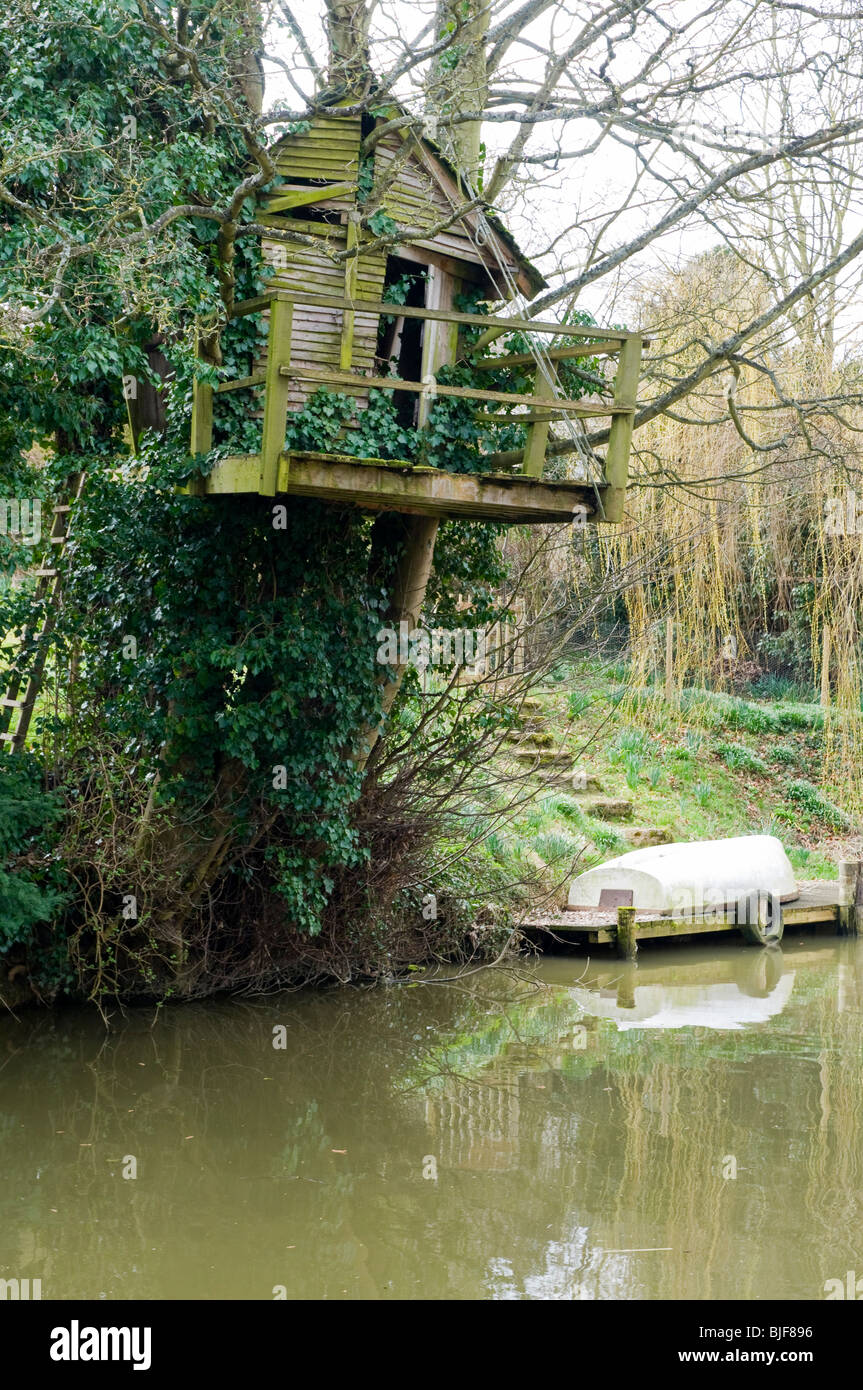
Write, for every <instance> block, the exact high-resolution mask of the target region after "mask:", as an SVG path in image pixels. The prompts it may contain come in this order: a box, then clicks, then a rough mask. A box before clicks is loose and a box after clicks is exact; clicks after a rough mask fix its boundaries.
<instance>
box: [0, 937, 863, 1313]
mask: <svg viewBox="0 0 863 1390" xmlns="http://www.w3.org/2000/svg"><path fill="white" fill-rule="evenodd" d="M0 1152H2V1179H0V1277H5V1278H19V1279H26V1278H29V1279H34V1278H39V1279H41V1281H42V1297H43V1299H56V1298H76V1299H77V1298H96V1299H98V1298H104V1299H126V1298H145V1299H159V1298H181V1299H209V1298H232V1299H272V1298H274V1297H279V1296H286V1297H287V1298H289V1299H297V1298H305V1299H382V1300H386V1299H549V1298H551V1299H619V1298H634V1299H677V1298H695V1299H721V1298H732V1299H745V1300H759V1299H767V1298H769V1299H773V1298H783V1299H819V1298H824V1297H825V1291H824V1286H825V1283H826V1281H827V1280H830V1279H838V1280H841V1281H842V1282H843V1284H844V1282H845V1281H846V1278H847V1272H848V1271H849V1270H854V1271H859V1275H860V1276H863V1248H861V1247H863V1184H861V1177H863V941H861V942H859V943H858V942H853V941H844V940H838V939H835V938H820V939H817V938H813V937H808V938H804V937H801V938H798V939H796V940H793V941H790V942H788V943H787V944H785V945H784V947H783V950H782V952H779V951H771V952H760V951H758V950H754V949H751V948H745V947H716V946H700V947H699V946H691V947H687V946H681V945H677V946H675V947H674V948H673V950H656V949H653V950H650V951H646V950H645V951H643V952H642V954H641V957H640V961H639V964H638V966H637V967H633V966H630V965H624V964H621V963H620V962H619V961H616V960H609V959H603V960H591V961H589V962H588V961H585V960H584V959H582V958H576V957H572V956H567V957H556V958H546V959H545V960H543V961H541V962H539V963H533V964H531V963H523V964H521V965H520V966H519V967H518V970H517V971H502V970H499V969H495V970H483V971H478V972H476V973H474V974H471V975H470V976H468V977H465V978H462V979H458V980H443V979H440V978H438V979H437V980H436V981H435V982H434V983H420V982H416V983H413V982H412V983H411V984H410V985H392V986H389V987H380V988H377V989H373V990H372V989H369V990H355V989H350V988H348V989H340V990H338V991H333V992H331V993H323V994H322V993H311V992H309V993H297V994H285V995H278V996H274V997H269V998H265V999H255V1000H246V1001H220V1002H216V1003H208V1004H197V1005H191V1006H185V1007H182V1006H178V1007H174V1008H170V1009H163V1010H162V1011H160V1012H159V1013H158V1016H156V1015H155V1013H154V1011H152V1010H146V1009H138V1010H134V1011H131V1012H130V1013H128V1014H127V1016H126V1017H125V1019H118V1020H116V1021H115V1024H114V1028H113V1031H111V1032H109V1033H107V1034H106V1033H105V1030H104V1028H103V1026H102V1024H101V1023H100V1022H99V1020H98V1018H96V1017H95V1016H93V1015H91V1014H89V1013H87V1012H84V1011H79V1010H74V1011H62V1012H58V1013H56V1014H53V1015H48V1014H46V1015H35V1014H22V1015H21V1016H20V1017H19V1019H18V1020H15V1019H12V1018H9V1017H8V1016H7V1017H6V1018H5V1019H4V1020H3V1021H2V1022H0ZM861 1288H863V1284H861Z"/></svg>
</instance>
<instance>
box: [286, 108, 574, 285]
mask: <svg viewBox="0 0 863 1390" xmlns="http://www.w3.org/2000/svg"><path fill="white" fill-rule="evenodd" d="M391 113H392V115H393V116H396V115H399V114H402V113H401V112H400V111H399V110H398V108H395V107H393V108H391ZM375 124H376V125H377V126H378V127H380V126H381V125H383V124H385V121H384V120H382V119H380V118H378V119H376V121H375ZM370 130H371V127H369V126H368V125H367V124H366V123H365V122H364V120H363V118H361V117H359V116H342V115H340V114H338V111H337V109H330V110H328V111H326V112H322V113H319V114H318V115H316V116H315V117H314V118H313V119H312V120H311V121H309V122H301V123H298V128H297V129H296V130H294V131H290V132H288V133H287V134H285V135H283V136H282V137H281V138H280V139H279V140H278V141H277V142H276V144H275V145H274V146H273V149H272V151H271V153H272V157H273V159H274V161H275V164H276V167H277V170H278V174H279V178H280V180H281V181H283V182H280V183H279V185H278V186H277V187H275V188H272V189H271V191H270V195H269V198H268V201H267V203H266V204H265V213H264V217H263V220H264V222H265V223H266V222H268V221H269V222H270V225H273V226H274V227H275V226H277V225H279V223H280V222H281V225H283V226H284V227H287V226H288V225H293V226H294V227H295V228H297V223H298V222H299V223H300V225H301V226H302V224H303V223H304V222H306V223H308V222H309V221H314V222H317V224H318V225H317V228H316V229H315V230H316V231H317V232H318V234H320V232H321V230H322V229H321V226H320V223H321V222H322V221H331V222H333V223H336V222H338V221H339V220H344V215H345V214H350V213H352V212H355V211H356V209H357V206H358V204H359V205H360V206H362V201H361V200H365V199H367V198H368V195H369V193H370V191H371V188H372V185H373V184H376V185H377V186H383V187H384V190H385V191H384V193H383V196H382V198H381V202H380V207H379V209H378V210H379V211H380V212H382V213H383V214H384V215H385V216H387V217H389V218H391V219H392V220H393V221H394V222H396V223H397V224H398V225H399V226H401V227H405V226H407V227H410V228H411V229H412V233H413V234H412V235H411V236H410V237H407V238H405V243H404V249H412V250H413V251H414V253H415V255H416V253H422V252H426V253H429V254H430V255H431V256H437V257H438V258H442V259H443V260H444V261H445V262H453V263H455V264H454V265H453V266H452V269H454V270H456V271H460V272H461V274H462V275H463V277H464V278H466V279H474V280H476V279H477V278H480V279H481V278H483V274H482V273H483V272H484V275H485V277H487V279H488V280H489V281H490V282H491V285H492V287H493V288H494V291H495V293H496V295H497V296H499V297H500V298H504V299H510V298H512V292H511V289H510V286H509V284H508V277H511V278H512V281H514V283H515V284H516V285H517V287H518V289H519V290H520V291H521V292H522V294H524V295H526V296H527V297H528V298H532V297H533V296H534V295H535V294H537V293H538V292H539V290H541V289H543V288H544V287H545V285H546V281H545V280H544V278H543V276H542V275H541V274H540V272H539V271H538V270H537V268H536V267H535V266H534V265H533V264H532V263H531V262H530V261H529V260H528V258H527V257H526V256H525V255H524V253H523V252H522V251H521V249H520V248H519V246H518V243H517V242H516V240H515V238H514V237H513V236H512V234H511V233H510V232H509V231H508V230H507V229H506V227H504V225H503V223H502V222H501V221H500V219H499V218H498V217H495V216H490V215H489V214H488V213H486V214H485V222H486V225H487V226H490V227H491V229H492V231H491V235H490V236H487V235H485V234H484V233H485V228H484V227H483V226H482V225H481V221H480V217H479V214H478V213H477V212H476V211H474V212H470V213H467V214H465V215H463V216H462V217H460V218H458V219H457V220H455V221H453V222H452V223H450V225H443V226H442V225H441V224H445V223H446V222H447V220H448V219H449V218H450V217H452V214H453V213H454V212H455V210H456V209H457V208H458V207H459V206H461V205H462V204H463V203H464V201H465V199H466V197H467V196H468V195H467V194H466V193H465V191H464V189H463V187H462V185H461V182H460V178H459V174H458V171H457V170H456V169H455V168H454V166H453V165H452V164H451V163H450V161H449V160H448V159H447V158H446V157H445V156H444V154H443V153H442V151H441V150H440V149H439V148H438V146H437V145H435V144H434V143H433V141H431V140H430V139H428V138H427V137H425V136H421V135H417V134H416V133H415V132H414V131H411V130H396V131H391V132H388V133H387V134H386V135H383V136H382V137H381V138H380V139H379V140H378V142H377V144H376V145H375V146H374V152H373V156H371V157H370V158H369V159H368V161H366V160H365V159H364V158H363V157H362V156H361V152H360V147H361V145H362V142H363V139H364V138H365V136H366V135H368V134H369V133H370ZM322 193H323V194H324V195H325V196H321V195H322ZM285 213H287V214H288V216H289V219H290V221H289V222H282V217H283V215H284V214H285ZM297 230H299V228H297ZM303 230H308V231H311V230H312V228H311V227H310V226H308V225H307V226H306V227H304V228H303ZM402 249H403V248H402V247H399V248H396V254H400V253H401V250H402ZM417 258H418V259H422V255H421V254H420V255H418V256H417ZM502 266H503V267H505V268H506V273H505V272H504V270H503V269H502Z"/></svg>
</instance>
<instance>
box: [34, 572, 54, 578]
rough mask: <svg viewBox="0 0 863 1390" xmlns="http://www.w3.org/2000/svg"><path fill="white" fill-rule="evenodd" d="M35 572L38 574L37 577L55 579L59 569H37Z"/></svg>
mask: <svg viewBox="0 0 863 1390" xmlns="http://www.w3.org/2000/svg"><path fill="white" fill-rule="evenodd" d="M35 574H36V578H37V579H54V578H55V576H56V574H57V571H56V570H36V571H35Z"/></svg>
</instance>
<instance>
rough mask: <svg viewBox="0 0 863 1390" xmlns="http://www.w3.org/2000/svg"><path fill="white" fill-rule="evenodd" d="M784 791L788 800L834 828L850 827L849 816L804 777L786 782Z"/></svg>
mask: <svg viewBox="0 0 863 1390" xmlns="http://www.w3.org/2000/svg"><path fill="white" fill-rule="evenodd" d="M785 793H786V795H787V797H788V799H789V801H793V802H794V804H795V805H796V806H799V807H800V808H801V809H802V810H803V811H805V812H807V813H808V814H809V815H810V816H812V817H813V818H814V819H816V820H820V821H823V822H824V823H825V824H826V825H830V826H832V827H833V829H834V830H847V829H848V828H849V827H850V825H851V820H850V817H848V816H847V815H846V814H845V812H844V811H842V810H840V808H839V807H838V806H834V805H833V803H832V802H831V801H829V800H828V799H827V797H826V796H825V795H824V794H823V792H821V791H819V789H818V788H817V787H816V786H813V784H812V783H811V782H807V781H806V780H805V779H804V778H798V779H796V780H794V781H788V782H786V784H785Z"/></svg>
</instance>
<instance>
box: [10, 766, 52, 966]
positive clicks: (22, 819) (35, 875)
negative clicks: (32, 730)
mask: <svg viewBox="0 0 863 1390" xmlns="http://www.w3.org/2000/svg"><path fill="white" fill-rule="evenodd" d="M62 810H63V803H62V799H61V798H60V797H59V796H58V795H57V794H56V793H53V792H46V791H45V790H44V787H43V785H42V781H41V769H40V768H39V765H38V763H37V761H36V759H35V758H32V757H30V756H22V755H11V754H5V753H4V754H3V760H2V762H0V949H2V950H4V951H6V950H8V949H9V948H10V947H11V946H14V945H25V946H26V945H27V944H28V943H29V942H30V941H31V940H32V939H33V932H34V929H35V928H36V927H37V926H38V925H39V924H40V923H47V922H48V921H50V919H51V918H52V917H53V916H54V915H55V913H56V912H57V910H58V908H59V907H60V906H61V905H62V904H63V903H64V902H65V900H66V897H67V885H66V884H65V883H64V879H63V873H62V869H61V867H60V865H59V864H58V862H57V860H56V858H55V857H54V855H53V854H52V845H51V842H52V839H53V836H52V828H53V827H54V826H55V825H56V823H57V821H58V820H59V818H60V816H61V814H62Z"/></svg>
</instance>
